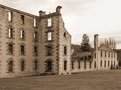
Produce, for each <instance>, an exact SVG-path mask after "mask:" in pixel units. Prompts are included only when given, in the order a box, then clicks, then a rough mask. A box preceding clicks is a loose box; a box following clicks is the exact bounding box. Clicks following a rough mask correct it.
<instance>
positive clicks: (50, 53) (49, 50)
mask: <svg viewBox="0 0 121 90" xmlns="http://www.w3.org/2000/svg"><path fill="white" fill-rule="evenodd" d="M47 55H48V56H51V55H52V46H47Z"/></svg>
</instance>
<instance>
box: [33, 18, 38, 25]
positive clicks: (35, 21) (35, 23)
mask: <svg viewBox="0 0 121 90" xmlns="http://www.w3.org/2000/svg"><path fill="white" fill-rule="evenodd" d="M34 27H37V19H36V18H34Z"/></svg>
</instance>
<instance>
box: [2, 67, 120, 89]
mask: <svg viewBox="0 0 121 90" xmlns="http://www.w3.org/2000/svg"><path fill="white" fill-rule="evenodd" d="M0 90H121V69H119V70H110V71H100V72H99V71H93V72H82V73H79V74H72V75H65V76H58V75H52V76H36V77H19V78H11V79H0Z"/></svg>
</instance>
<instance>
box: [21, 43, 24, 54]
mask: <svg viewBox="0 0 121 90" xmlns="http://www.w3.org/2000/svg"><path fill="white" fill-rule="evenodd" d="M21 54H25V48H24V45H21Z"/></svg>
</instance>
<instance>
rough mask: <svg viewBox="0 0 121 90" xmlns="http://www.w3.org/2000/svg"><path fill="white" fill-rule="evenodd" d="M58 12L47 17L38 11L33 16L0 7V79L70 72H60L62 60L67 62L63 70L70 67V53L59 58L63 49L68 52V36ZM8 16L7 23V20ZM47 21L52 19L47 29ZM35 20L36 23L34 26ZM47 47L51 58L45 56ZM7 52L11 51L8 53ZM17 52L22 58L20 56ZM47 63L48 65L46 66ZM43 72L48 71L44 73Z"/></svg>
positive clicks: (61, 70) (68, 72) (58, 8)
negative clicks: (49, 35)
mask: <svg viewBox="0 0 121 90" xmlns="http://www.w3.org/2000/svg"><path fill="white" fill-rule="evenodd" d="M60 9H61V7H60V6H59V7H57V8H56V12H54V13H50V14H45V13H43V11H40V12H39V13H40V15H39V16H36V15H32V14H29V13H26V12H23V11H19V10H16V9H13V8H9V7H6V6H3V5H0V58H1V61H0V62H1V63H0V78H5V77H7V78H9V77H18V76H32V75H40V74H70V73H71V71H70V69H67V70H63V61H64V60H67V61H68V64H67V66H66V67H68V68H69V67H70V66H69V65H70V57H71V56H70V51H68V52H67V55H66V56H64V58H63V55H62V54H63V46H64V45H66V46H67V47H68V49H69V50H71V49H70V48H71V36H70V34H69V33H68V32H67V31H66V29H65V28H64V26H63V21H62V18H61V13H60ZM9 12H10V13H9ZM8 13H9V14H8ZM43 14H44V15H43ZM10 15H11V21H9V19H8V18H10V17H9V16H10ZM48 18H51V19H52V26H51V27H48V26H47V25H48V22H47V20H48ZM35 19H36V23H34V20H35ZM34 25H36V26H34ZM9 28H11V31H10V30H9ZM11 32H12V36H11V37H10V33H11ZM35 32H37V33H35ZM48 32H51V33H52V40H51V41H48V40H47V39H48ZM64 32H66V33H67V35H66V36H67V37H66V38H64V37H63V35H62V34H63V33H64ZM21 33H24V35H23V38H21V37H22V36H21ZM34 33H35V34H37V36H35V35H34ZM35 38H36V39H35ZM9 44H11V45H9ZM21 45H22V46H21ZM50 45H51V47H52V52H51V54H52V55H50V56H48V55H47V46H50ZM34 47H36V48H34ZM22 48H23V49H22ZM10 50H12V51H11V53H10ZM21 50H22V51H23V52H24V54H21V52H22V51H21ZM36 60H37V61H36ZM48 60H49V61H50V60H51V61H52V62H51V63H50V62H48V63H47V61H48ZM22 61H23V65H24V67H23V68H25V69H24V70H23V71H21V62H22ZM35 61H36V62H35ZM35 63H36V65H35ZM50 64H52V65H50ZM49 65H50V66H49ZM34 68H35V69H36V70H34ZM47 68H49V69H52V70H49V71H47ZM9 70H11V71H9Z"/></svg>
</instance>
